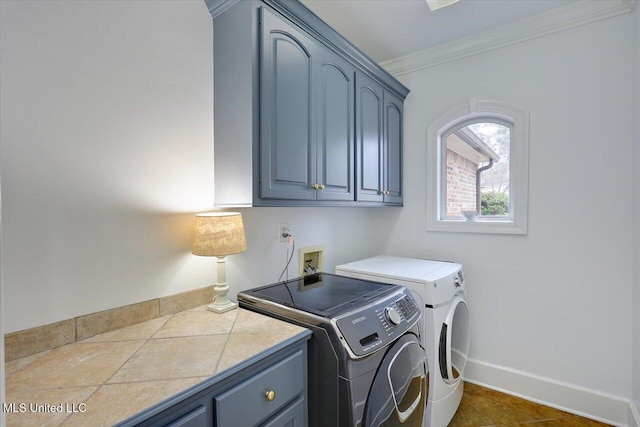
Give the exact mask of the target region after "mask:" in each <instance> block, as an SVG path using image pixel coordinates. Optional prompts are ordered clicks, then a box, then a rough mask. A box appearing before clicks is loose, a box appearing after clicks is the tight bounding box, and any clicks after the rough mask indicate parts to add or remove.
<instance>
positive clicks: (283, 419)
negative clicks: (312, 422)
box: [262, 396, 307, 427]
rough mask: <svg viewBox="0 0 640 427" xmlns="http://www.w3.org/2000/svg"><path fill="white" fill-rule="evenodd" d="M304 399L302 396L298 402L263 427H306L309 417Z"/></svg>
mask: <svg viewBox="0 0 640 427" xmlns="http://www.w3.org/2000/svg"><path fill="white" fill-rule="evenodd" d="M305 409H306V405H305V402H304V398H303V397H302V396H300V397H299V398H298V399H297V400H296V401H294V402H293V403H292V404H290V405H289V406H287V407H286V408H285V409H283V410H282V411H280V413H279V414H278V415H276V416H275V417H273V418H272V419H270V420H269V421H268V422H266V423H265V424H263V425H262V427H306V426H307V416H306V415H305Z"/></svg>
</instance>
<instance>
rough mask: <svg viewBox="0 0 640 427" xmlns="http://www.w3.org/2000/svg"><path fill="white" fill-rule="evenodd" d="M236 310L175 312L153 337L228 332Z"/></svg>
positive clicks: (236, 313)
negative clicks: (219, 312) (224, 311)
mask: <svg viewBox="0 0 640 427" xmlns="http://www.w3.org/2000/svg"><path fill="white" fill-rule="evenodd" d="M237 315H238V310H231V311H227V312H226V313H221V314H218V313H214V312H212V311H208V310H194V311H185V312H182V313H177V314H174V315H173V316H171V319H169V320H168V321H167V323H165V324H164V325H163V326H162V328H161V329H160V330H159V331H158V332H157V333H156V334H155V335H154V336H153V338H168V337H184V336H197V335H214V334H228V333H229V332H231V328H232V327H233V322H234V321H235V319H236V316H237Z"/></svg>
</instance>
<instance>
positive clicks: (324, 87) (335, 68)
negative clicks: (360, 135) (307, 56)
mask: <svg viewBox="0 0 640 427" xmlns="http://www.w3.org/2000/svg"><path fill="white" fill-rule="evenodd" d="M317 75H318V77H319V78H318V85H317V89H318V100H319V105H318V125H317V131H318V139H317V141H318V143H317V160H316V164H317V171H318V175H317V183H318V184H319V185H321V186H323V187H321V188H322V189H321V190H318V196H317V198H318V200H354V199H355V192H354V186H353V182H354V174H353V169H354V158H353V153H354V140H353V134H354V120H353V93H354V91H353V88H354V79H355V69H354V68H353V67H352V66H351V65H349V64H348V63H347V62H346V61H344V60H343V59H342V58H340V57H339V56H338V55H336V54H334V53H332V52H330V51H328V50H325V51H324V52H323V53H322V55H321V58H320V61H319V72H318V73H317Z"/></svg>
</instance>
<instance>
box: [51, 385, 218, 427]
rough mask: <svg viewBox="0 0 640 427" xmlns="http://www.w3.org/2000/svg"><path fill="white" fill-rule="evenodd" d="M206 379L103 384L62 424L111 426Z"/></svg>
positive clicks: (71, 425) (66, 426)
mask: <svg viewBox="0 0 640 427" xmlns="http://www.w3.org/2000/svg"><path fill="white" fill-rule="evenodd" d="M205 379H206V378H187V379H178V380H166V381H149V382H139V383H127V384H109V385H104V386H102V387H100V389H99V390H98V391H97V392H96V393H94V394H93V395H92V396H91V397H90V398H89V399H88V400H87V402H86V405H87V406H86V407H87V411H86V412H85V413H76V414H73V415H72V416H71V417H69V419H67V421H66V422H65V423H64V424H63V425H64V426H65V427H75V426H78V427H86V426H91V427H101V426H105V427H106V426H111V425H113V424H116V423H118V422H120V421H123V420H125V419H127V418H129V417H131V416H133V415H135V414H137V413H138V412H141V411H143V410H145V409H147V408H149V407H151V406H153V405H155V404H156V403H160V402H161V401H163V400H165V399H167V398H169V397H171V396H173V395H175V394H177V393H180V392H182V391H184V390H186V389H188V388H189V387H191V386H193V385H196V384H198V383H200V382H202V381H204V380H205Z"/></svg>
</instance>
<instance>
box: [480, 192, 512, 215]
mask: <svg viewBox="0 0 640 427" xmlns="http://www.w3.org/2000/svg"><path fill="white" fill-rule="evenodd" d="M480 206H481V208H482V209H481V213H482V215H507V213H508V212H509V196H508V195H506V194H504V193H498V192H496V191H489V192H487V193H482V198H481V200H480Z"/></svg>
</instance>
